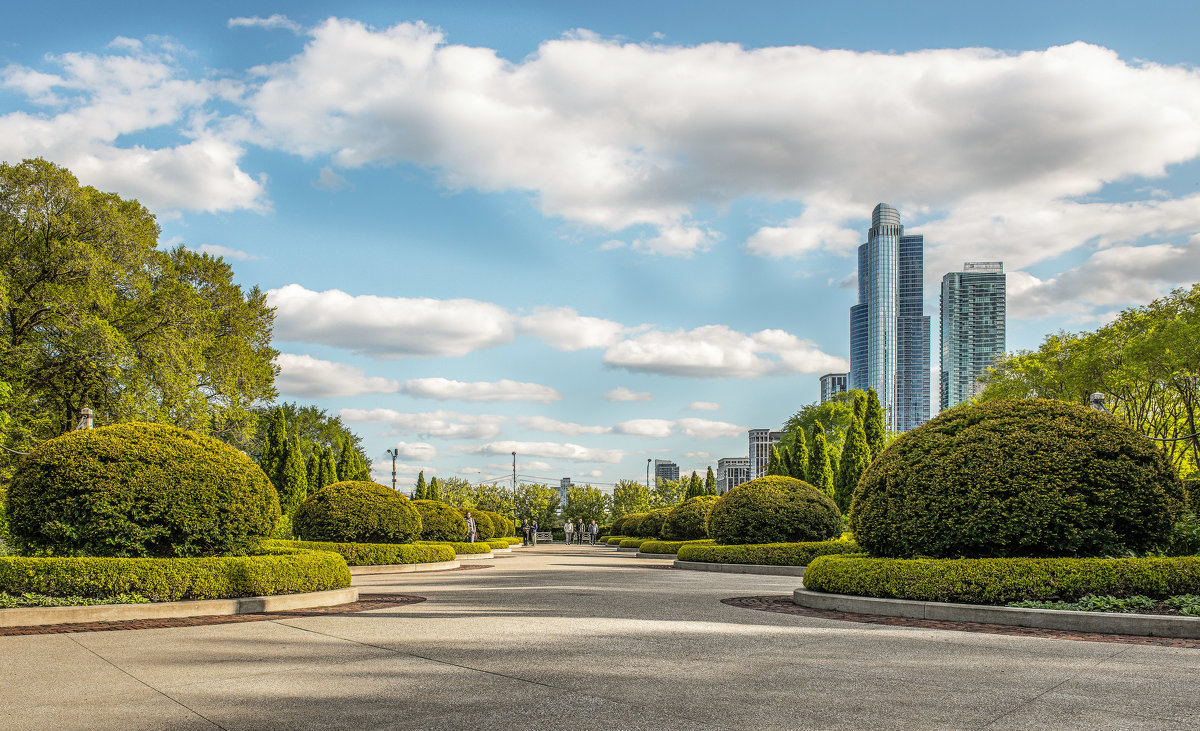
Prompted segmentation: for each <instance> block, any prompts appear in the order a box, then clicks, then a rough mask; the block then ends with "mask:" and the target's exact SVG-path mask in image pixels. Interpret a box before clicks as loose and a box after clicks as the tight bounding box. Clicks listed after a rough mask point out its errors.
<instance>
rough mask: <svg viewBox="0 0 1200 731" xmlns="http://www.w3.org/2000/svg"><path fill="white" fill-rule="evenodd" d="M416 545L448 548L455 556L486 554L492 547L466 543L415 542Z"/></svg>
mask: <svg viewBox="0 0 1200 731" xmlns="http://www.w3.org/2000/svg"><path fill="white" fill-rule="evenodd" d="M416 543H417V545H422V546H427V545H435V546H450V547H451V548H453V549H454V552H455V553H456V554H464V555H465V554H471V553H488V552H490V551H491V550H492V547H491V546H490V545H489V544H487V543H467V542H466V541H417V542H416Z"/></svg>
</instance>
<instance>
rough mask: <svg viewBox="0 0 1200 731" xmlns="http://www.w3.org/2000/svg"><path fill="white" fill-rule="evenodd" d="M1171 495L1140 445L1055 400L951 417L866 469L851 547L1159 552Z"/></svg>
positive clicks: (1173, 488) (1124, 429)
mask: <svg viewBox="0 0 1200 731" xmlns="http://www.w3.org/2000/svg"><path fill="white" fill-rule="evenodd" d="M1183 508H1184V504H1183V488H1182V486H1181V484H1180V481H1179V478H1178V477H1177V476H1176V475H1175V471H1174V469H1173V468H1172V466H1171V464H1170V462H1169V461H1168V460H1167V459H1166V458H1165V457H1164V455H1163V453H1162V451H1161V450H1160V449H1159V448H1158V447H1156V446H1155V445H1154V444H1153V443H1152V442H1151V441H1150V440H1148V439H1146V438H1145V437H1143V436H1141V435H1140V434H1138V433H1137V432H1135V431H1134V430H1133V429H1131V428H1130V427H1128V426H1127V425H1125V424H1123V423H1121V422H1120V421H1118V420H1117V419H1114V418H1112V417H1111V416H1108V415H1106V414H1103V413H1100V412H1098V411H1094V410H1092V409H1088V408H1085V407H1082V406H1077V405H1074V404H1068V403H1065V402H1062V401H1050V400H1044V399H1023V400H1015V401H994V402H988V403H984V404H978V405H972V406H964V407H961V408H956V409H951V410H950V411H947V412H945V413H943V414H941V415H940V416H938V417H937V418H936V419H934V420H932V421H930V422H928V423H927V424H924V425H923V426H921V427H919V428H917V429H914V430H912V431H910V432H907V433H905V434H904V435H902V436H900V437H899V438H898V439H897V440H896V441H895V442H893V443H892V444H891V445H890V446H889V447H887V448H886V449H885V450H884V451H883V453H881V454H880V456H879V457H878V458H877V459H876V460H875V461H874V462H873V463H871V466H870V467H869V468H868V469H867V471H866V473H864V475H863V477H862V479H861V481H860V482H859V485H858V489H857V491H856V492H855V494H854V501H853V504H852V507H851V515H850V520H851V527H852V529H853V531H854V535H855V538H856V539H857V540H858V542H859V543H860V544H862V546H863V547H864V548H866V549H867V550H868V551H869V552H870V553H871V554H872V555H876V556H892V557H916V556H932V557H944V558H950V557H989V556H1072V555H1079V556H1102V555H1120V554H1121V553H1123V552H1125V551H1127V550H1128V551H1135V552H1144V551H1148V550H1152V549H1159V548H1166V546H1167V544H1168V543H1169V541H1170V535H1171V530H1172V527H1173V526H1174V525H1175V523H1176V522H1177V521H1178V519H1179V518H1180V515H1181V514H1182V513H1183Z"/></svg>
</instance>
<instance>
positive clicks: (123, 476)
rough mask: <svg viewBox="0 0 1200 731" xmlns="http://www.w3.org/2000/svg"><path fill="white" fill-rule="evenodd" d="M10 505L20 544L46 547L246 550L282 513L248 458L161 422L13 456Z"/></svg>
mask: <svg viewBox="0 0 1200 731" xmlns="http://www.w3.org/2000/svg"><path fill="white" fill-rule="evenodd" d="M6 507H7V513H8V521H9V530H10V532H11V534H12V538H13V541H14V543H15V545H16V547H17V548H18V549H19V550H20V551H21V552H22V553H25V554H44V555H51V556H81V555H88V556H111V557H177V556H187V557H195V556H219V555H229V554H244V553H247V552H249V551H250V550H251V549H252V548H253V546H254V545H255V544H256V543H257V542H258V541H259V540H260V539H262V538H264V537H266V536H268V535H270V533H271V530H272V529H273V528H274V527H275V523H276V522H277V521H278V520H279V498H278V496H277V495H276V494H275V488H274V487H272V486H271V482H270V481H269V480H268V479H267V476H266V475H265V474H264V473H263V471H262V469H260V468H259V466H258V465H256V464H254V462H252V461H251V460H250V458H249V457H247V456H246V455H245V454H242V453H241V452H239V451H238V450H236V449H234V448H233V447H231V446H229V445H228V444H224V443H223V442H219V441H217V440H216V439H213V438H211V437H207V436H203V435H201V434H196V433H194V432H189V431H184V430H183V429H177V428H176V427H173V426H167V425H165V424H141V423H128V424H117V425H114V426H106V427H103V428H100V429H83V430H79V431H73V432H69V433H67V434H64V435H63V436H60V437H56V438H54V439H50V440H48V441H45V442H42V443H41V444H39V445H38V446H37V447H35V448H34V449H33V451H32V452H31V453H30V454H29V456H28V457H25V458H24V459H22V460H21V461H20V463H18V465H17V470H16V473H15V474H14V475H13V479H12V482H11V484H10V485H9V488H8V495H7V505H6ZM42 593H49V592H42Z"/></svg>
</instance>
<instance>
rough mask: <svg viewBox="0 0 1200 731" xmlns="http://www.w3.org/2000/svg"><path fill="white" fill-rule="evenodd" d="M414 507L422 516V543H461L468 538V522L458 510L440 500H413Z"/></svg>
mask: <svg viewBox="0 0 1200 731" xmlns="http://www.w3.org/2000/svg"><path fill="white" fill-rule="evenodd" d="M412 505H413V507H414V508H416V509H417V512H418V513H420V514H421V540H422V541H461V540H462V539H464V538H466V537H467V521H465V520H463V517H462V515H460V514H459V512H458V508H452V507H450V506H449V505H447V504H446V503H444V502H442V501H440V500H413V501H412Z"/></svg>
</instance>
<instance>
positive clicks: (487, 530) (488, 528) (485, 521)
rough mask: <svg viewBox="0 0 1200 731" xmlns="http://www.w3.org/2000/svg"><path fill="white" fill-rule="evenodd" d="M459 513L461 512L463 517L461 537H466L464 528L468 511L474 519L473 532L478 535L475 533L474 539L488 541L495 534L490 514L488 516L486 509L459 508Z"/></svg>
mask: <svg viewBox="0 0 1200 731" xmlns="http://www.w3.org/2000/svg"><path fill="white" fill-rule="evenodd" d="M459 513H461V514H462V517H463V525H464V528H463V537H464V538H466V537H468V536H467V534H466V528H465V526H466V523H467V513H470V514H471V517H473V518H474V519H475V532H476V533H477V534H478V535H476V537H475V540H478V541H489V540H491V539H492V538H493V537H494V536H495V535H496V527H495V526H494V525H493V524H492V518H491V516H489V515H488V514H487V512H486V511H483V510H470V509H468V508H461V509H460V510H459Z"/></svg>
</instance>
